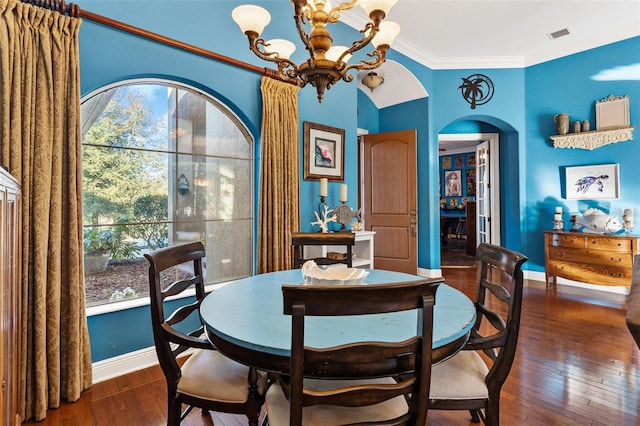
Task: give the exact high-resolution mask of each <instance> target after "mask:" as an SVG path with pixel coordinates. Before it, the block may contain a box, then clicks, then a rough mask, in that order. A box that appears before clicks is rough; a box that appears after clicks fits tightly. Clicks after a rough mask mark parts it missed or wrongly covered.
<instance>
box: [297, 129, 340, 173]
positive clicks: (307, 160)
mask: <svg viewBox="0 0 640 426" xmlns="http://www.w3.org/2000/svg"><path fill="white" fill-rule="evenodd" d="M303 127H304V129H303V131H304V178H305V180H319V179H320V178H327V179H328V180H332V181H343V180H344V129H338V128H337V127H330V126H325V125H322V124H317V123H311V122H309V121H305V122H304V126H303Z"/></svg>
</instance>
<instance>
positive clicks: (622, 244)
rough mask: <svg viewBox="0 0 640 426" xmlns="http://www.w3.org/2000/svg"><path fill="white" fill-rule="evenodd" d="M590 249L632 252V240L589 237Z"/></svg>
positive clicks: (588, 246) (588, 244)
mask: <svg viewBox="0 0 640 426" xmlns="http://www.w3.org/2000/svg"><path fill="white" fill-rule="evenodd" d="M587 249H588V250H609V251H617V252H622V253H631V240H630V239H627V238H615V239H612V238H602V237H599V238H595V237H587Z"/></svg>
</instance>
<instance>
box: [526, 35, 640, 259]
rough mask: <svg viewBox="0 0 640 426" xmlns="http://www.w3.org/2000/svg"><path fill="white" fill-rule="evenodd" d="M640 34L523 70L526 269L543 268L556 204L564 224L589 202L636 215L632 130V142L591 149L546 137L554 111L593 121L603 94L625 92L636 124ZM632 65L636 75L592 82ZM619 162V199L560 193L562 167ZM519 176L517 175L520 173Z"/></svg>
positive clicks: (639, 197)
mask: <svg viewBox="0 0 640 426" xmlns="http://www.w3.org/2000/svg"><path fill="white" fill-rule="evenodd" d="M639 64H640V37H635V38H632V39H629V40H625V41H622V42H619V43H615V44H611V45H607V46H603V47H600V48H597V49H592V50H589V51H587V52H583V53H579V54H576V55H571V56H568V57H565V58H561V59H557V60H554V61H550V62H546V63H543V64H540V65H536V66H533V67H529V68H527V70H526V80H525V89H526V93H527V98H526V103H525V106H526V108H525V119H526V124H527V128H526V135H525V136H526V137H525V144H524V145H523V153H522V156H521V159H526V164H525V166H526V169H527V170H526V178H524V179H523V181H522V183H523V184H524V186H525V187H526V199H525V200H523V201H524V202H523V204H522V225H521V228H522V233H523V241H526V243H525V247H526V250H527V254H528V255H529V258H530V260H529V262H528V268H529V269H534V270H537V271H543V270H544V246H543V235H542V230H544V229H549V228H550V227H551V224H550V222H551V220H552V218H553V209H554V207H555V206H562V207H563V210H564V212H565V223H567V222H568V219H569V216H568V214H569V212H571V211H580V212H582V211H584V210H585V208H587V207H591V206H596V207H599V208H600V209H602V210H605V211H607V212H610V213H611V214H614V215H617V214H618V209H625V208H633V209H635V211H636V214H638V213H639V212H640V192H639V191H638V188H639V187H640V178H639V177H638V161H639V160H640V145H639V142H638V139H640V134H639V133H638V129H635V130H634V132H633V133H634V140H632V141H627V142H620V143H615V144H612V145H607V146H604V147H602V148H598V149H595V150H593V151H588V150H582V149H558V148H553V143H552V141H551V139H549V136H550V135H554V134H556V133H557V131H556V128H555V123H554V121H553V116H554V115H555V114H557V113H559V112H567V113H569V114H571V119H572V122H573V120H589V121H590V122H591V126H592V127H591V128H592V129H594V128H595V125H596V119H595V102H596V101H597V100H600V99H604V98H606V97H607V96H609V95H612V94H613V95H619V96H622V95H628V96H629V101H630V111H631V124H632V125H636V126H638V125H639V124H640V75H639V74H640V73H639V72H638V68H637V67H638V66H639ZM632 65H635V66H636V68H635V69H636V71H635V76H634V77H635V79H630V78H624V79H614V80H612V81H599V80H595V79H594V77H595V76H596V75H598V74H599V73H601V72H603V71H605V70H615V69H619V68H621V67H629V66H632ZM607 163H618V164H620V199H618V200H601V201H598V202H596V203H594V202H589V203H587V202H584V201H577V200H567V199H565V198H563V192H562V185H561V182H563V181H564V180H563V176H564V168H565V167H567V166H581V165H590V164H607ZM522 176H523V177H524V174H523V175H522Z"/></svg>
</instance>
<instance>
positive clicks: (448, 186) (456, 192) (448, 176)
mask: <svg viewBox="0 0 640 426" xmlns="http://www.w3.org/2000/svg"><path fill="white" fill-rule="evenodd" d="M460 175H461V173H460V170H450V171H447V172H444V196H445V197H459V196H461V195H462V188H461V186H460V185H461V182H460Z"/></svg>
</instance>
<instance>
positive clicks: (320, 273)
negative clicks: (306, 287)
mask: <svg viewBox="0 0 640 426" xmlns="http://www.w3.org/2000/svg"><path fill="white" fill-rule="evenodd" d="M367 275H369V272H368V271H365V270H364V269H360V268H348V267H347V265H344V264H337V265H329V266H326V267H319V266H318V265H317V264H316V262H314V261H313V260H308V261H306V262H305V263H304V265H302V276H303V278H304V283H305V284H316V285H356V284H362V283H363V282H364V279H365V278H366V277H367Z"/></svg>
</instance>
